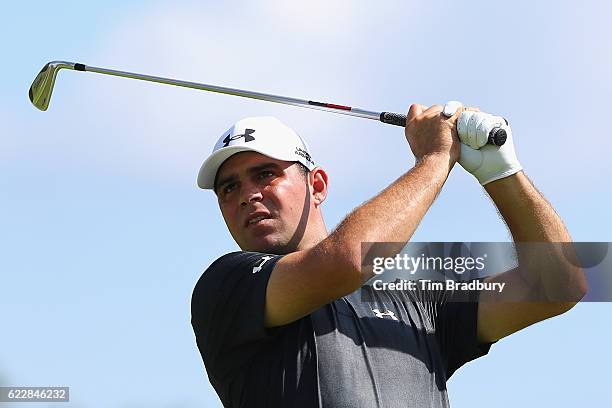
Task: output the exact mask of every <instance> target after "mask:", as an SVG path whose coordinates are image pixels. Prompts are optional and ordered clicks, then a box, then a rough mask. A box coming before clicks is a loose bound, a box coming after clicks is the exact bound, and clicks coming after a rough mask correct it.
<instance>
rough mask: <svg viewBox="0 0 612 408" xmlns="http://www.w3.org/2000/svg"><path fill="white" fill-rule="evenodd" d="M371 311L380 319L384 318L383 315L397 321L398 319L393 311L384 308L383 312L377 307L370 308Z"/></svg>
mask: <svg viewBox="0 0 612 408" xmlns="http://www.w3.org/2000/svg"><path fill="white" fill-rule="evenodd" d="M372 311H373V312H374V315H375V316H376V317H378V318H380V319H384V318H385V316H389V317H390V318H391V319H393V320H398V321H399V319H398V318H397V317H395V313H393V312H392V311H390V310H386V311H385V312H384V313H383V312H381V311H380V310H378V309H372Z"/></svg>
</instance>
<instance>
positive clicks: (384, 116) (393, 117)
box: [380, 112, 508, 146]
mask: <svg viewBox="0 0 612 408" xmlns="http://www.w3.org/2000/svg"><path fill="white" fill-rule="evenodd" d="M380 121H381V122H383V123H388V124H390V125H395V126H401V127H404V128H405V127H406V115H402V114H400V113H394V112H381V113H380ZM504 121H505V122H506V125H507V124H508V120H506V119H505V118H504ZM506 138H507V134H506V131H505V130H504V129H502V128H501V127H495V128H493V129H491V132H490V134H489V138H488V140H487V144H490V145H493V146H502V145H503V144H504V143H506Z"/></svg>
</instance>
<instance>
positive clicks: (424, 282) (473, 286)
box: [372, 279, 506, 293]
mask: <svg viewBox="0 0 612 408" xmlns="http://www.w3.org/2000/svg"><path fill="white" fill-rule="evenodd" d="M504 286H506V283H505V282H504V283H502V282H481V281H478V280H473V281H469V282H456V281H454V280H450V279H447V280H446V281H443V282H441V281H432V280H429V279H421V280H418V281H416V280H406V279H401V280H397V281H395V282H383V281H382V280H380V279H377V280H375V281H374V282H373V283H372V287H373V288H374V290H487V291H496V292H499V293H501V292H502V291H503V290H504Z"/></svg>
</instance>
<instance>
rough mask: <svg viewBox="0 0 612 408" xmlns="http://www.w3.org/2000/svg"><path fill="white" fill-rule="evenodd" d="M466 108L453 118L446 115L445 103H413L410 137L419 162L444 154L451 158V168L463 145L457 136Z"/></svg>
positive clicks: (408, 126) (408, 118) (408, 120)
mask: <svg viewBox="0 0 612 408" xmlns="http://www.w3.org/2000/svg"><path fill="white" fill-rule="evenodd" d="M462 111H463V109H462V108H460V109H458V110H457V111H456V112H455V114H454V115H453V116H451V117H446V116H444V115H443V114H442V106H440V105H433V106H431V107H429V108H426V107H425V106H423V105H417V104H413V105H411V106H410V110H409V111H408V115H407V118H406V131H405V133H406V140H408V144H410V149H411V150H412V153H413V154H414V156H415V158H416V160H417V162H419V161H421V160H423V158H425V157H426V156H430V155H440V156H444V157H447V158H448V164H449V166H448V170H449V171H450V170H451V169H452V167H453V166H454V164H455V163H456V162H457V160H459V154H460V148H459V145H460V143H459V138H458V136H457V127H456V124H457V119H458V118H459V115H460V114H461V112H462Z"/></svg>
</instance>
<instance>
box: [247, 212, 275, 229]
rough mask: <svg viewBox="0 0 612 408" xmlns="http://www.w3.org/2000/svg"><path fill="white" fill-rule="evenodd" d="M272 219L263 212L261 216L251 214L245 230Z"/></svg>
mask: <svg viewBox="0 0 612 408" xmlns="http://www.w3.org/2000/svg"><path fill="white" fill-rule="evenodd" d="M269 218H271V217H270V214H266V213H264V214H262V213H261V212H260V213H259V214H257V213H255V214H251V215H250V216H248V217H247V219H246V221H245V223H244V226H245V228H248V227H249V226H251V225H256V224H257V223H260V222H261V221H263V220H267V219H269Z"/></svg>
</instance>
